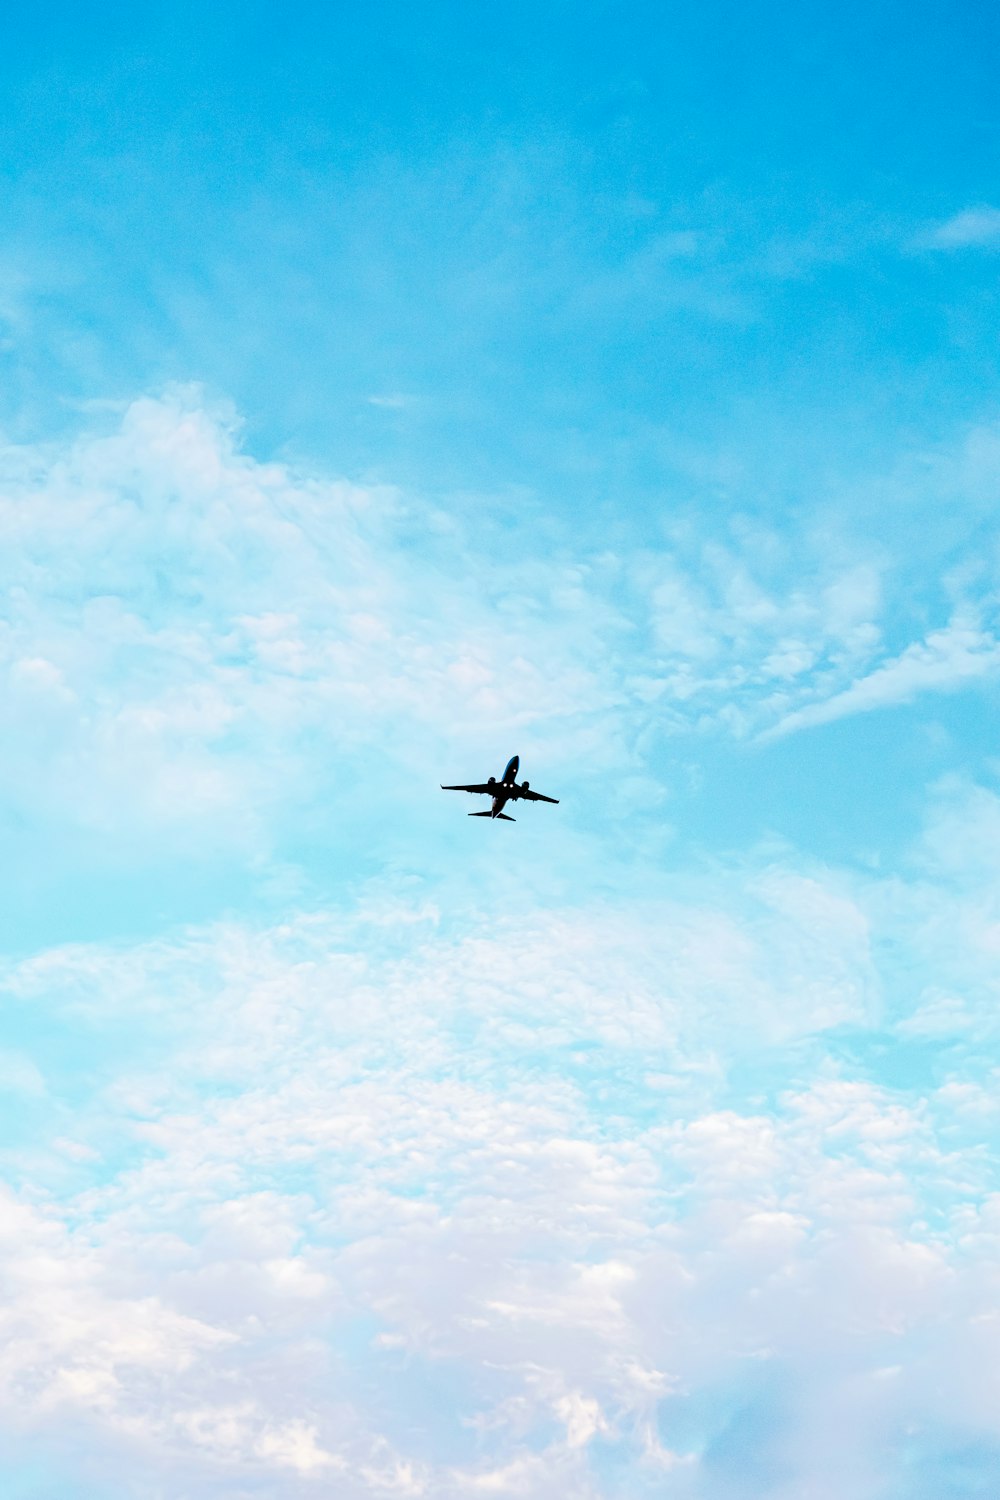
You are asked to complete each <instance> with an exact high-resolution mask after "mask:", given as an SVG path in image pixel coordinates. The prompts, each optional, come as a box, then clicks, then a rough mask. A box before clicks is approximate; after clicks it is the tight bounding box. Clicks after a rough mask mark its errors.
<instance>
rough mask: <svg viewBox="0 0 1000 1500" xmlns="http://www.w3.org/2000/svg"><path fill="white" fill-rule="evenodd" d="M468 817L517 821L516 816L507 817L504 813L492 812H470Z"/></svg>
mask: <svg viewBox="0 0 1000 1500" xmlns="http://www.w3.org/2000/svg"><path fill="white" fill-rule="evenodd" d="M469 817H470V818H503V820H504V822H505V823H516V822H517V819H516V818H509V817H508V816H507V814H506V813H492V812H481V813H470V814H469Z"/></svg>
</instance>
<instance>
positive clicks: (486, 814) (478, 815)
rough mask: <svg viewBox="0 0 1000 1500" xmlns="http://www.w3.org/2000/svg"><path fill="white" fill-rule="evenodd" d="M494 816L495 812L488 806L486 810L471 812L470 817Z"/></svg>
mask: <svg viewBox="0 0 1000 1500" xmlns="http://www.w3.org/2000/svg"><path fill="white" fill-rule="evenodd" d="M492 816H493V814H492V813H491V812H490V811H489V809H488V808H487V810H486V812H481V813H470V814H469V817H470V818H492Z"/></svg>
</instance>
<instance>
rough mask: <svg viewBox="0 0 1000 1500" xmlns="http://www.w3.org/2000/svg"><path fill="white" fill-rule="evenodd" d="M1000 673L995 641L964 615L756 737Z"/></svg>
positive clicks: (998, 643)
mask: <svg viewBox="0 0 1000 1500" xmlns="http://www.w3.org/2000/svg"><path fill="white" fill-rule="evenodd" d="M997 673H1000V641H998V640H997V638H996V637H995V636H994V635H993V634H992V633H991V632H990V631H986V630H983V629H982V628H980V626H979V625H978V624H977V623H976V622H975V621H974V620H971V619H969V618H968V617H967V616H959V617H956V619H954V620H953V621H952V623H951V624H950V625H948V626H946V627H945V628H944V629H943V630H936V631H932V632H931V634H930V635H928V636H927V637H926V638H925V639H924V640H922V641H915V642H914V643H913V644H912V645H911V646H907V648H906V650H905V651H903V652H902V653H901V654H900V655H899V656H897V657H895V658H894V659H893V660H891V661H887V662H884V663H883V664H882V665H881V666H879V667H877V668H876V669H875V671H873V672H869V673H868V674H867V675H866V676H864V677H861V678H859V680H858V681H857V682H854V683H852V684H851V686H850V687H848V688H845V689H844V691H843V692H840V693H835V694H834V695H833V696H832V697H830V698H827V699H825V700H823V701H821V702H819V703H810V704H807V705H806V706H805V707H803V708H799V709H796V710H795V711H794V712H792V713H790V714H786V716H785V717H784V718H783V719H781V720H779V722H778V723H777V724H775V725H774V726H773V727H772V728H770V729H767V730H765V731H764V732H763V734H762V735H761V739H763V740H767V739H775V738H778V737H779V736H781V735H785V734H791V733H792V732H793V731H794V730H797V729H808V728H811V727H814V726H816V725H818V724H831V723H833V722H834V720H836V719H844V718H847V717H849V716H850V715H851V714H860V713H871V712H873V711H874V710H875V709H879V708H890V707H893V706H894V705H896V704H900V703H910V702H912V700H913V699H914V698H915V697H917V695H918V694H920V693H927V692H933V693H948V692H955V691H957V690H958V689H959V688H962V687H965V686H967V685H968V684H969V683H970V682H975V681H977V680H980V679H982V678H986V677H992V676H994V675H996V674H997Z"/></svg>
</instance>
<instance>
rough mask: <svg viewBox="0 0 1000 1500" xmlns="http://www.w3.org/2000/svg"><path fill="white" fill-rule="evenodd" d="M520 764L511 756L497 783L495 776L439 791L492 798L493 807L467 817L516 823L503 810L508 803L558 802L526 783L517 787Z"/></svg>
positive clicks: (514, 819) (444, 787) (523, 782)
mask: <svg viewBox="0 0 1000 1500" xmlns="http://www.w3.org/2000/svg"><path fill="white" fill-rule="evenodd" d="M520 764H521V762H520V759H519V757H518V756H516V755H512V756H511V758H510V760H509V761H508V762H507V769H506V770H505V771H504V773H503V775H502V776H501V778H500V780H499V781H497V779H496V777H495V776H491V777H490V778H489V780H488V781H480V782H476V783H475V784H474V785H473V786H442V788H441V790H442V791H443V792H479V793H481V794H482V795H485V796H487V797H492V798H493V805H492V807H491V808H490V809H489V811H488V812H474V813H470V814H469V817H470V818H503V820H504V822H505V823H516V822H517V819H516V818H512V817H511V816H510V815H509V814H508V813H505V812H504V808H505V807H506V805H507V803H508V802H517V801H518V799H519V798H520V799H523V800H524V801H525V802H555V803H558V801H559V798H558V797H543V796H542V794H541V792H533V791H532V790H531V788H530V786H529V785H528V783H527V782H526V781H522V782H521V785H520V786H518V784H517V768H518V766H519V765H520Z"/></svg>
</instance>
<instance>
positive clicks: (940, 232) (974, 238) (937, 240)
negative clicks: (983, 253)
mask: <svg viewBox="0 0 1000 1500" xmlns="http://www.w3.org/2000/svg"><path fill="white" fill-rule="evenodd" d="M915 243H916V246H917V248H919V249H921V250H964V249H967V248H969V247H990V246H993V245H997V244H1000V208H992V207H990V206H989V205H988V204H983V205H981V206H980V207H977V208H966V209H963V210H962V212H961V213H957V214H955V216H954V217H953V218H951V219H946V220H945V221H944V223H943V224H938V225H935V227H934V228H932V229H928V230H926V231H925V232H924V233H923V234H921V235H920V236H918V238H917V240H916V242H915Z"/></svg>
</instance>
